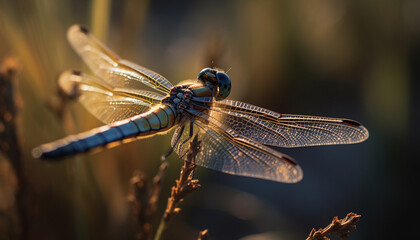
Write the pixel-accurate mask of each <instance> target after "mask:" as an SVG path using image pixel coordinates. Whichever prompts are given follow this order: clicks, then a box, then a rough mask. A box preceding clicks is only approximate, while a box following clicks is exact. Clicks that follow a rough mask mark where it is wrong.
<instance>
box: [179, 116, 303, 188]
mask: <svg viewBox="0 0 420 240" xmlns="http://www.w3.org/2000/svg"><path fill="white" fill-rule="evenodd" d="M186 114H188V113H186ZM194 114H195V115H190V116H189V120H186V122H185V124H184V125H182V126H180V127H178V128H177V129H176V131H175V134H174V137H173V138H172V147H173V148H174V150H175V151H176V152H177V153H178V155H179V156H180V157H183V158H184V160H187V159H186V157H185V156H186V154H185V153H186V152H187V151H188V148H189V143H190V142H191V141H192V140H193V138H194V136H195V135H197V136H198V140H199V141H201V147H200V150H199V152H198V153H197V155H196V158H195V164H197V165H199V166H203V167H206V168H210V169H214V170H218V171H221V172H224V173H229V174H233V175H239V176H248V177H255V178H261V179H267V180H272V181H278V182H286V183H294V182H298V181H300V180H301V179H302V177H303V173H302V170H301V168H300V167H299V165H297V164H296V163H295V162H294V160H293V159H292V158H291V157H289V156H287V155H284V154H281V153H279V152H277V151H274V150H273V149H271V148H269V147H266V146H264V145H262V144H260V143H257V142H255V141H253V140H251V139H247V138H245V137H243V136H240V135H238V134H237V133H236V132H235V131H234V130H232V129H231V128H229V127H227V126H225V125H223V124H222V123H220V122H218V121H217V120H215V119H214V118H211V117H210V116H208V115H205V114H204V113H202V112H198V111H194ZM188 115H189V114H188ZM189 123H192V124H191V125H192V126H193V127H192V128H191V127H190V124H189ZM191 129H192V132H191ZM190 136H191V137H190Z"/></svg>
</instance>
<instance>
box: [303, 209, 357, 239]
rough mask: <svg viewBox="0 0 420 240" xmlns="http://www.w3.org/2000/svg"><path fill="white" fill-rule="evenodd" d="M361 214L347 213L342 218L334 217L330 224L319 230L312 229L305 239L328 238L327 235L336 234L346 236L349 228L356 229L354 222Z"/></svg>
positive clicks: (341, 236)
mask: <svg viewBox="0 0 420 240" xmlns="http://www.w3.org/2000/svg"><path fill="white" fill-rule="evenodd" d="M360 217H361V215H358V214H356V213H352V212H351V213H349V214H347V216H346V217H345V218H343V219H338V217H334V219H333V220H332V222H331V223H330V225H328V226H327V227H326V228H320V229H319V230H315V228H313V229H312V231H311V232H310V233H309V236H308V238H306V240H329V239H330V238H328V237H327V236H330V235H336V236H338V237H340V238H342V239H344V238H347V237H348V236H349V234H350V231H351V230H354V229H356V222H357V221H359V219H360Z"/></svg>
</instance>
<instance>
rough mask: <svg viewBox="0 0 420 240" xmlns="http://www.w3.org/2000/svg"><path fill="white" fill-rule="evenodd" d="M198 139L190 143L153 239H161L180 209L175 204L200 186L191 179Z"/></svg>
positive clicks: (198, 148)
mask: <svg viewBox="0 0 420 240" xmlns="http://www.w3.org/2000/svg"><path fill="white" fill-rule="evenodd" d="M200 143H201V142H200V141H198V140H197V136H195V137H194V139H193V141H192V142H191V143H190V148H189V152H188V153H187V160H186V161H184V165H183V166H182V168H181V173H180V176H179V179H178V180H176V186H173V187H172V190H171V197H169V199H168V203H167V205H166V209H165V212H164V214H163V217H162V219H161V221H160V223H159V227H158V229H157V231H156V235H155V238H154V239H155V240H158V239H161V237H162V234H163V232H164V231H165V230H166V228H167V226H168V223H169V221H170V220H171V219H172V217H174V216H175V215H176V214H178V213H179V212H180V211H181V209H180V208H179V207H177V205H178V204H179V203H180V202H182V201H183V200H184V198H185V197H186V196H187V195H188V194H189V193H191V192H193V191H195V190H197V189H198V188H200V184H198V180H197V179H193V173H194V169H195V167H196V165H195V164H194V162H195V156H196V155H197V153H198V151H199V150H200Z"/></svg>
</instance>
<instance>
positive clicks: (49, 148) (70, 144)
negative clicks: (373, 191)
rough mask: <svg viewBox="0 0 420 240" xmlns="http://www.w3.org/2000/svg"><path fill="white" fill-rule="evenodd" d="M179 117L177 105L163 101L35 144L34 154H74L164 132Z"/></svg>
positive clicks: (49, 157) (52, 155)
mask: <svg viewBox="0 0 420 240" xmlns="http://www.w3.org/2000/svg"><path fill="white" fill-rule="evenodd" d="M177 121H178V119H177V113H176V110H175V108H174V107H172V106H169V105H165V104H162V105H159V107H157V108H154V109H152V110H150V111H148V112H146V113H143V114H139V115H137V116H134V117H132V118H129V119H126V120H122V121H119V122H115V123H114V124H112V125H106V126H102V127H99V128H95V129H92V130H90V131H87V132H84V133H80V134H76V135H71V136H68V137H65V138H63V139H60V140H57V141H55V142H51V143H47V144H44V145H41V146H39V147H37V148H35V149H34V150H33V151H32V154H33V156H34V157H36V158H44V159H53V158H59V157H64V156H69V155H74V154H77V153H81V152H86V151H89V150H90V149H93V148H97V147H102V146H110V145H111V144H112V143H119V142H121V141H123V140H132V139H136V138H141V137H147V136H151V135H154V134H156V133H159V132H164V131H167V130H169V129H170V128H172V127H173V126H174V125H175V124H176V122H177ZM112 145H114V144H112Z"/></svg>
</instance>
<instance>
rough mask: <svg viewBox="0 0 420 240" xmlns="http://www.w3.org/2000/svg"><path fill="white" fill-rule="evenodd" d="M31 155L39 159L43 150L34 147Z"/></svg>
mask: <svg viewBox="0 0 420 240" xmlns="http://www.w3.org/2000/svg"><path fill="white" fill-rule="evenodd" d="M31 153H32V157H33V158H36V159H41V158H42V155H43V151H42V149H41V148H40V147H36V148H34V149H32V152H31Z"/></svg>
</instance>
